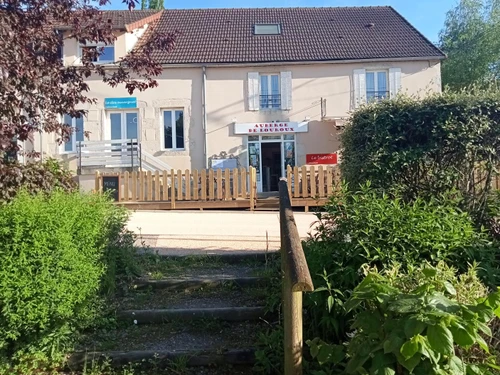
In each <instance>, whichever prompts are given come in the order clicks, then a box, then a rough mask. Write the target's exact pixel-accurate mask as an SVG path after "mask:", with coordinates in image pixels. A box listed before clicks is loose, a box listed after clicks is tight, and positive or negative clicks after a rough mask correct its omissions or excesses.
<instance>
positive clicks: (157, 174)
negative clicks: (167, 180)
mask: <svg viewBox="0 0 500 375" xmlns="http://www.w3.org/2000/svg"><path fill="white" fill-rule="evenodd" d="M160 199H161V197H160V171H158V170H157V171H155V201H159V200H160Z"/></svg>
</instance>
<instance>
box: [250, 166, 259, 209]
mask: <svg viewBox="0 0 500 375" xmlns="http://www.w3.org/2000/svg"><path fill="white" fill-rule="evenodd" d="M249 172H250V178H249V182H250V186H249V187H248V188H249V189H250V211H253V210H254V209H255V202H254V200H255V194H256V189H257V178H256V177H257V173H256V170H255V168H254V167H250V170H249Z"/></svg>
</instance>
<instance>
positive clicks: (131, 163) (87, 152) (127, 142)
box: [77, 139, 171, 173]
mask: <svg viewBox="0 0 500 375" xmlns="http://www.w3.org/2000/svg"><path fill="white" fill-rule="evenodd" d="M77 154H78V173H81V171H82V168H137V169H138V170H143V169H145V170H149V171H156V170H161V171H170V170H171V167H170V165H168V164H166V163H164V162H163V161H161V160H159V159H158V158H156V157H155V156H153V155H151V154H150V153H148V152H146V151H143V150H142V148H141V144H140V143H139V142H138V140H137V139H113V140H105V141H81V142H77Z"/></svg>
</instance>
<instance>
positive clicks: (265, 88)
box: [259, 74, 281, 109]
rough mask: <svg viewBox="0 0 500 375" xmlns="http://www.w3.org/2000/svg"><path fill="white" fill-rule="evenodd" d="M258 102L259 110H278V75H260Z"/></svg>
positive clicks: (279, 97)
mask: <svg viewBox="0 0 500 375" xmlns="http://www.w3.org/2000/svg"><path fill="white" fill-rule="evenodd" d="M259 95H260V96H259V102H260V108H261V109H280V108H281V90H280V75H279V74H260V76H259Z"/></svg>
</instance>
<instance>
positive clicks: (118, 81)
mask: <svg viewBox="0 0 500 375" xmlns="http://www.w3.org/2000/svg"><path fill="white" fill-rule="evenodd" d="M107 1H108V0H5V1H2V2H0V44H1V46H2V48H1V49H0V154H1V153H3V152H6V151H9V150H12V149H16V148H18V147H19V146H17V144H16V143H15V142H12V140H13V139H18V140H20V141H24V140H27V139H28V137H29V136H30V134H32V133H33V132H49V133H56V134H57V135H58V139H60V140H64V139H66V138H67V137H68V136H69V134H70V132H71V128H70V126H69V125H68V124H61V120H60V115H61V114H70V115H71V116H73V117H80V116H82V115H83V114H84V113H85V111H84V110H81V109H79V108H82V107H84V106H85V105H87V104H90V103H94V102H95V99H94V98H93V97H91V96H90V95H89V93H88V91H89V85H88V84H87V82H86V80H87V79H88V78H89V77H91V76H92V77H98V78H99V79H102V80H103V81H104V82H105V83H107V84H109V85H110V86H112V87H116V86H118V85H124V86H125V87H126V89H127V90H128V92H129V93H130V94H132V93H133V92H134V91H136V90H139V91H142V90H145V89H147V88H151V87H155V86H157V82H156V80H155V77H156V76H157V75H159V74H160V73H161V72H162V66H161V64H159V63H158V62H156V61H154V60H153V59H152V57H151V52H152V51H153V50H156V49H162V50H169V49H170V48H172V47H173V45H174V40H175V35H174V34H166V33H159V32H157V33H154V34H153V36H152V37H151V38H149V39H148V40H147V41H145V42H144V43H143V45H142V46H141V48H140V49H135V50H132V51H131V52H130V53H129V54H128V55H127V56H125V57H123V58H121V59H120V60H119V61H116V62H115V64H114V67H113V69H106V67H105V66H103V65H98V64H96V63H94V61H95V59H96V57H97V55H99V54H100V53H102V51H101V50H99V49H95V50H90V51H88V52H86V53H84V54H83V56H82V63H81V65H78V66H74V65H71V66H65V65H64V64H63V61H62V59H61V57H60V53H59V51H60V50H61V48H62V45H63V41H64V40H65V39H76V40H77V41H78V42H81V43H85V42H86V41H87V42H100V43H106V44H111V43H113V41H114V40H115V39H116V37H115V34H114V31H113V29H112V24H111V20H110V19H108V18H107V16H106V13H105V12H101V11H99V9H98V8H99V7H100V6H103V5H105V4H106V3H107ZM135 1H136V0H124V3H126V4H127V5H128V7H129V9H132V8H133V7H134V6H135ZM61 28H64V30H65V31H64V33H62V32H58V30H60V29H61Z"/></svg>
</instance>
